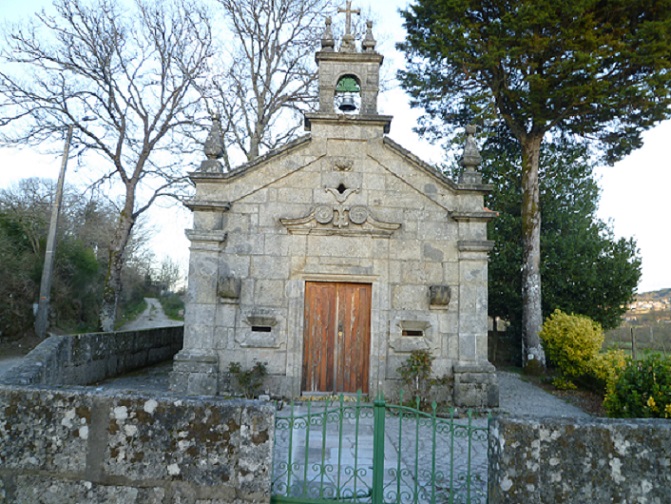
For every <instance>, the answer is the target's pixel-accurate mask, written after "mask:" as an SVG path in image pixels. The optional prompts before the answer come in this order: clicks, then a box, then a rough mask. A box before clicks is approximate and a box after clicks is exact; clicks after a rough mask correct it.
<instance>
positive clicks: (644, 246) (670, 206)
mask: <svg viewBox="0 0 671 504" xmlns="http://www.w3.org/2000/svg"><path fill="white" fill-rule="evenodd" d="M408 3H409V2H408V0H385V1H384V2H380V0H354V1H353V7H361V8H362V10H363V12H364V13H367V12H372V13H373V16H374V17H375V18H377V19H376V22H375V25H374V27H373V33H374V35H375V36H376V38H377V39H378V40H379V41H380V44H378V47H377V50H378V51H380V52H381V53H382V54H383V55H384V56H385V61H384V67H387V68H386V70H385V71H384V72H385V75H388V76H392V75H393V69H394V68H398V67H400V66H402V65H403V56H402V54H400V53H399V52H397V51H396V50H395V48H394V44H395V43H396V42H400V41H402V40H403V28H402V20H401V17H400V15H399V14H398V10H399V8H404V7H406V6H407V5H408ZM50 4H51V0H21V1H17V0H0V13H2V14H1V15H0V16H2V18H3V20H5V21H18V20H20V19H25V18H26V17H27V16H30V15H31V14H32V13H34V12H35V11H37V10H39V9H40V8H42V7H48V6H49V5H50ZM342 4H343V6H344V4H345V0H343V1H342ZM381 5H384V7H383V8H382V7H381ZM334 23H342V24H344V16H343V15H341V16H338V17H336V18H335V19H334ZM379 111H380V113H382V114H388V115H393V116H394V117H395V119H394V121H393V122H392V125H391V132H390V135H389V136H390V137H391V138H392V139H393V140H395V141H396V142H398V143H400V144H401V145H403V146H404V147H406V148H408V149H410V150H411V151H412V152H414V153H415V154H416V155H418V156H419V157H420V158H422V159H424V160H425V161H427V162H429V163H437V162H439V161H440V160H441V152H440V149H438V148H437V147H435V146H432V145H430V144H429V143H427V142H425V141H423V140H422V139H420V138H419V137H418V136H417V135H416V134H415V133H414V132H413V131H412V127H413V125H414V124H416V122H417V117H418V116H419V111H417V110H412V109H411V108H410V106H409V99H408V97H407V95H406V94H405V93H404V92H403V90H401V89H400V88H399V87H398V86H397V85H394V84H393V83H392V85H391V86H390V87H389V89H388V90H386V91H385V92H384V93H382V94H381V96H380V99H379ZM643 138H644V145H643V147H642V148H641V149H639V150H637V151H635V152H634V153H632V154H631V155H629V156H628V157H627V158H625V159H624V160H622V161H621V162H619V163H617V164H615V165H614V166H612V167H600V168H598V169H597V175H598V177H599V184H600V187H601V190H602V193H601V200H600V205H599V211H598V217H599V218H600V219H602V220H605V221H608V222H610V223H611V226H612V228H613V230H614V233H615V235H616V237H626V238H629V237H634V238H635V239H636V241H637V244H638V248H639V250H640V254H641V257H642V260H643V266H642V273H643V274H642V277H641V281H640V283H639V288H638V290H639V292H648V291H652V290H658V289H663V288H671V267H669V259H668V257H669V250H671V232H669V231H668V229H669V225H668V223H667V222H666V219H667V218H669V217H670V216H671V196H670V195H669V192H670V191H671V121H665V122H663V123H661V124H659V125H658V126H656V127H655V128H653V129H651V130H650V131H648V132H646V133H645V134H644V136H643ZM70 166H72V167H70ZM59 168H60V158H59V156H55V155H39V154H37V153H36V152H35V151H32V150H18V149H11V148H4V149H3V148H0V188H3V187H7V186H9V185H11V184H13V183H16V182H17V181H18V180H19V179H20V178H24V177H33V176H37V177H43V178H53V179H55V178H56V177H57V175H58V170H59ZM193 168H194V169H195V168H196V167H195V166H194V167H193ZM77 177H78V174H77V172H76V167H75V166H74V163H71V165H69V167H68V174H67V180H68V182H71V183H72V182H73V181H74V182H75V183H76V181H77ZM148 220H149V226H150V227H151V228H152V229H153V236H152V238H151V242H150V246H151V247H152V248H153V249H154V251H155V253H156V255H157V257H158V259H159V260H160V259H162V258H163V257H169V258H171V259H172V260H174V261H177V262H178V263H180V264H181V265H182V266H183V268H184V271H185V272H186V264H187V261H188V246H189V242H188V240H187V239H186V237H185V235H184V230H185V229H186V228H189V227H191V217H190V213H189V211H188V210H186V209H184V208H182V207H178V206H176V205H174V204H166V203H163V204H160V205H159V206H157V207H156V208H154V209H152V210H150V213H149V215H148Z"/></svg>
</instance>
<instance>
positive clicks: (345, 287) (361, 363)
mask: <svg viewBox="0 0 671 504" xmlns="http://www.w3.org/2000/svg"><path fill="white" fill-rule="evenodd" d="M370 309H371V285H370V284H355V283H329V282H306V284H305V335H304V343H303V345H304V350H303V384H302V388H303V391H306V392H331V393H336V392H356V391H358V390H361V391H362V392H364V393H367V392H368V377H369V369H368V367H369V360H370Z"/></svg>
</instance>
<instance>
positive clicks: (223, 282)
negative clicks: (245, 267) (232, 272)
mask: <svg viewBox="0 0 671 504" xmlns="http://www.w3.org/2000/svg"><path fill="white" fill-rule="evenodd" d="M241 283H242V282H241V281H240V279H239V278H235V277H233V276H228V275H222V276H220V277H219V280H218V281H217V295H218V296H219V298H220V299H221V300H222V301H223V302H225V303H237V302H239V300H240V288H241Z"/></svg>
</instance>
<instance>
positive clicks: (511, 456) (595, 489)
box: [488, 417, 671, 504]
mask: <svg viewBox="0 0 671 504" xmlns="http://www.w3.org/2000/svg"><path fill="white" fill-rule="evenodd" d="M488 481H489V502H491V503H496V504H503V503H520V502H533V503H538V504H543V503H547V504H554V503H557V502H567V503H590V504H600V503H613V502H617V503H639V504H643V503H647V504H664V503H668V502H670V501H671V422H669V421H668V420H660V419H650V420H642V419H637V420H612V419H584V420H578V419H558V418H540V419H538V418H506V417H499V418H497V419H494V420H493V421H492V423H491V424H490V435H489V479H488Z"/></svg>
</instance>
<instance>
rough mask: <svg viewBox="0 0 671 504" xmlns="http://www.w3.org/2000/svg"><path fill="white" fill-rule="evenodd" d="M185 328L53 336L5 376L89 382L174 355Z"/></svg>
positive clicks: (11, 380) (33, 381) (18, 380)
mask: <svg viewBox="0 0 671 504" xmlns="http://www.w3.org/2000/svg"><path fill="white" fill-rule="evenodd" d="M183 339H184V327H183V326H175V327H160V328H156V329H144V330H139V331H119V332H113V333H88V334H74V335H66V336H51V337H49V338H48V339H46V340H45V341H43V342H42V343H40V344H39V345H38V346H37V347H36V348H35V349H34V350H33V351H32V352H30V353H29V354H28V355H27V356H26V357H25V358H24V359H23V360H22V362H21V363H20V364H18V365H17V366H15V367H14V368H12V369H10V370H9V371H8V372H7V373H5V374H3V375H2V376H0V384H6V385H89V384H92V383H96V382H98V381H101V380H104V379H106V378H110V377H114V376H118V375H121V374H124V373H128V372H130V371H134V370H136V369H141V368H144V367H147V366H151V365H153V364H157V363H159V362H163V361H165V360H168V359H170V358H172V357H173V356H174V355H175V354H176V353H177V352H178V351H179V350H180V349H181V348H182V344H183Z"/></svg>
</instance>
